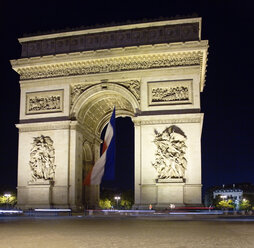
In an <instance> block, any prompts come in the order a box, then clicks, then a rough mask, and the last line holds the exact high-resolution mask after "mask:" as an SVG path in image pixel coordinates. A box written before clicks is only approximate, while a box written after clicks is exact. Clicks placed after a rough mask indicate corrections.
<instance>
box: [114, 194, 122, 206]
mask: <svg viewBox="0 0 254 248" xmlns="http://www.w3.org/2000/svg"><path fill="white" fill-rule="evenodd" d="M114 198H115V200H116V207H117V209H118V201H119V200H120V199H121V197H120V196H115V197H114Z"/></svg>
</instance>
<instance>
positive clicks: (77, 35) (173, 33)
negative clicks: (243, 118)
mask: <svg viewBox="0 0 254 248" xmlns="http://www.w3.org/2000/svg"><path fill="white" fill-rule="evenodd" d="M19 42H20V43H21V45H22V55H21V57H22V58H20V59H18V60H12V61H11V63H12V67H13V69H14V70H15V71H17V72H18V73H19V74H20V87H21V101H20V102H21V104H20V123H19V124H17V125H16V126H17V128H18V129H19V159H18V205H19V207H22V208H30V207H50V206H54V207H72V208H73V209H79V208H82V207H83V206H85V207H87V206H89V207H95V206H96V205H97V203H98V199H99V195H98V186H91V187H87V188H84V186H83V185H82V182H83V178H84V177H85V175H86V173H87V171H88V170H89V169H90V168H91V167H92V166H93V164H94V162H95V161H96V160H97V159H98V157H99V150H100V143H101V140H100V134H101V132H102V130H103V128H104V127H105V125H106V124H107V122H108V121H109V118H110V115H111V113H112V109H113V107H114V106H115V108H116V116H117V117H119V116H129V117H131V118H132V120H133V122H134V126H135V206H134V207H135V208H148V206H149V205H150V204H152V205H153V206H154V207H156V208H165V207H168V206H169V204H177V205H196V204H201V187H202V185H201V149H200V147H201V146H200V139H201V131H202V123H203V114H202V113H200V92H202V91H203V88H204V82H205V73H206V61H207V50H208V42H207V41H204V40H201V18H192V19H181V20H170V21H161V22H152V23H141V24H132V25H122V26H114V27H107V28H97V29H88V30H80V31H73V32H65V33H57V34H48V35H41V36H31V37H27V38H21V39H19Z"/></svg>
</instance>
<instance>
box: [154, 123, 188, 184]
mask: <svg viewBox="0 0 254 248" xmlns="http://www.w3.org/2000/svg"><path fill="white" fill-rule="evenodd" d="M154 134H155V137H154V140H153V142H154V144H155V145H156V152H155V161H154V162H153V163H152V166H153V167H154V168H155V169H156V171H157V174H158V178H157V181H158V182H170V179H171V180H172V179H173V180H178V181H179V182H180V181H183V180H184V179H185V171H186V169H187V160H186V158H185V154H186V148H187V146H186V140H187V136H186V135H185V133H184V132H183V131H182V130H181V129H180V128H179V127H177V126H175V125H172V126H170V127H167V128H165V129H164V130H163V131H162V132H159V131H158V130H156V129H155V130H154Z"/></svg>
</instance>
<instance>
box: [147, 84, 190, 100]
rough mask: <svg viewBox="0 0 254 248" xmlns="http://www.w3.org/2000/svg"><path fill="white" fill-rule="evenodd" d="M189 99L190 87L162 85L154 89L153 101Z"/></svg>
mask: <svg viewBox="0 0 254 248" xmlns="http://www.w3.org/2000/svg"><path fill="white" fill-rule="evenodd" d="M188 99H189V89H188V87H184V86H181V87H167V88H166V87H165V88H164V87H161V88H154V89H152V102H158V101H159V102H160V101H183V100H188Z"/></svg>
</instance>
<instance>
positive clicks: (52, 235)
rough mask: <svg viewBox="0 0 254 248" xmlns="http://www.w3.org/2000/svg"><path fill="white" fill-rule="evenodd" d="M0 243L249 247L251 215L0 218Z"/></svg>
mask: <svg viewBox="0 0 254 248" xmlns="http://www.w3.org/2000/svg"><path fill="white" fill-rule="evenodd" d="M0 240H1V241H0V247H1V248H23V247H24V248H42V247H47V248H55V247H61V248H69V247H71V248H83V247H87V248H88V247H89V248H95V247H100V248H103V247H110V248H115V247H117V248H118V247H121V248H125V247H126V248H127V247H128V248H131V247H145V248H150V247H151V248H152V247H153V248H154V247H157V248H166V247H167V248H168V247H170V248H199V247H206V248H210V247H211V248H214V247H220V248H234V247H244V248H253V247H254V219H248V218H246V219H239V218H233V219H232V218H224V219H223V218H210V219H209V218H204V217H203V218H199V217H195V218H192V217H190V216H173V217H170V218H165V217H154V218H151V217H150V218H149V217H130V216H127V217H126V216H123V217H121V216H118V217H103V216H102V217H89V216H82V215H80V216H58V217H10V216H7V217H0Z"/></svg>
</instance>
